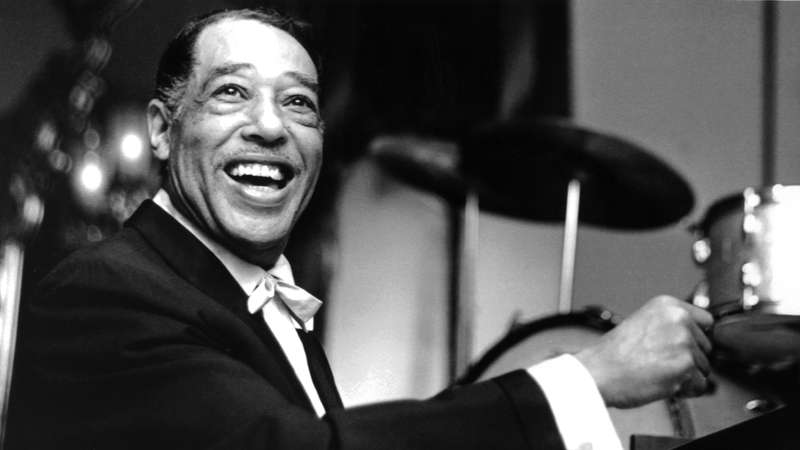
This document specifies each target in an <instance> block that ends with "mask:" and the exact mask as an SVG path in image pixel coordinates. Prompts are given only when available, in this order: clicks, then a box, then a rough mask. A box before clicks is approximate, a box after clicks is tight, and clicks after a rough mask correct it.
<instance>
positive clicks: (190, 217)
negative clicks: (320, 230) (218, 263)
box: [161, 178, 288, 270]
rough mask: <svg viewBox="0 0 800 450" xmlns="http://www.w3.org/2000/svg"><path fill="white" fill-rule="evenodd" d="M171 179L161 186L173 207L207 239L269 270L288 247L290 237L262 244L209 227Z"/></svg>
mask: <svg viewBox="0 0 800 450" xmlns="http://www.w3.org/2000/svg"><path fill="white" fill-rule="evenodd" d="M169 179H170V178H168V179H167V182H165V183H164V184H163V185H162V187H161V188H162V189H163V190H164V191H165V192H166V193H167V196H168V197H169V200H170V203H171V204H172V207H173V208H174V209H175V210H176V211H177V212H178V213H180V214H181V215H182V216H183V217H184V218H185V219H186V220H187V221H189V222H191V224H192V225H193V226H194V227H195V228H196V229H197V230H198V231H199V232H201V233H202V234H204V235H205V236H207V239H211V240H214V241H216V242H217V243H218V244H219V245H222V246H224V247H225V248H227V249H228V251H230V252H231V253H234V254H235V255H236V256H238V257H239V258H242V259H243V260H245V261H247V262H249V263H251V264H255V265H257V266H259V267H261V268H262V269H264V270H269V269H271V268H272V267H273V266H274V265H275V263H276V262H277V261H278V258H280V256H281V255H282V254H283V250H284V249H285V248H286V244H287V242H288V237H287V238H285V239H282V240H281V241H280V242H279V243H277V244H274V243H272V244H269V245H263V246H260V245H254V244H253V243H252V242H241V241H239V240H236V239H233V238H232V237H230V236H227V235H225V234H221V233H214V232H213V231H212V230H211V229H209V228H208V226H207V225H206V224H205V222H204V221H202V220H200V218H199V216H198V215H197V214H195V213H194V211H193V209H192V208H191V207H189V205H188V203H187V202H186V200H185V197H184V196H183V194H182V192H181V190H180V187H179V186H175V183H172V182H169Z"/></svg>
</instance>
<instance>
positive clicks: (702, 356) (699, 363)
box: [692, 344, 711, 377]
mask: <svg viewBox="0 0 800 450" xmlns="http://www.w3.org/2000/svg"><path fill="white" fill-rule="evenodd" d="M707 353H708V352H705V351H703V350H702V349H701V348H700V346H699V345H697V344H695V346H694V348H692V359H693V360H694V365H695V367H696V368H697V369H698V370H699V371H700V373H701V374H702V375H703V376H704V377H707V376H708V375H709V374H711V363H710V362H709V361H708V356H706V355H707Z"/></svg>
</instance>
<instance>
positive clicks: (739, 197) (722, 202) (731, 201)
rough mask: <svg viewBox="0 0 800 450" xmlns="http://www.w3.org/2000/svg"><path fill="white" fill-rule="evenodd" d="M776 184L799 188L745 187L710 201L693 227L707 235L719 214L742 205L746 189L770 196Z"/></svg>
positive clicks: (797, 186) (794, 189)
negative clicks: (700, 218) (703, 213)
mask: <svg viewBox="0 0 800 450" xmlns="http://www.w3.org/2000/svg"><path fill="white" fill-rule="evenodd" d="M776 186H781V187H783V188H787V189H791V190H793V191H796V190H798V189H800V185H798V184H782V183H775V184H769V185H766V186H759V187H755V186H750V187H746V188H745V189H742V190H740V191H736V192H733V193H731V194H728V195H726V196H724V197H721V198H720V199H718V200H716V201H715V202H714V203H712V204H711V205H710V206H709V207H708V209H707V210H706V214H705V215H704V216H703V219H702V220H700V222H698V223H696V224H695V225H694V226H693V228H694V229H695V230H697V231H699V232H701V234H702V235H703V236H708V233H709V231H710V229H711V226H712V225H713V224H714V223H715V222H716V221H717V219H718V218H719V217H720V216H722V215H723V214H724V213H726V212H727V211H728V210H730V209H736V207H737V206H743V204H744V195H745V192H746V191H747V190H748V189H753V190H754V191H755V192H756V193H758V194H759V195H761V196H764V197H771V196H772V192H771V189H773V188H775V187H776Z"/></svg>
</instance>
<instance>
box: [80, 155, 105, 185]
mask: <svg viewBox="0 0 800 450" xmlns="http://www.w3.org/2000/svg"><path fill="white" fill-rule="evenodd" d="M79 176H80V183H81V187H83V189H85V190H86V191H87V192H89V193H95V192H97V191H99V190H100V187H101V186H103V169H102V168H101V167H100V164H98V163H97V161H86V162H85V163H84V166H83V167H82V168H81V171H80V175H79Z"/></svg>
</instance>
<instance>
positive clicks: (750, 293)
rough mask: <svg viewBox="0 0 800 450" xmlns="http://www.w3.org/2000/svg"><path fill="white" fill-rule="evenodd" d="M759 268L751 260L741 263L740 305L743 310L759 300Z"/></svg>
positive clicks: (751, 306)
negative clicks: (742, 286) (757, 291)
mask: <svg viewBox="0 0 800 450" xmlns="http://www.w3.org/2000/svg"><path fill="white" fill-rule="evenodd" d="M761 280H762V276H761V268H760V267H759V266H758V264H757V263H755V262H753V261H749V262H746V263H744V264H742V284H743V285H744V288H743V289H742V306H743V307H744V309H745V311H746V310H749V309H751V308H753V307H754V306H756V305H757V304H758V302H759V300H760V299H759V297H758V294H757V293H756V290H757V288H758V287H759V286H760V285H761Z"/></svg>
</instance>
